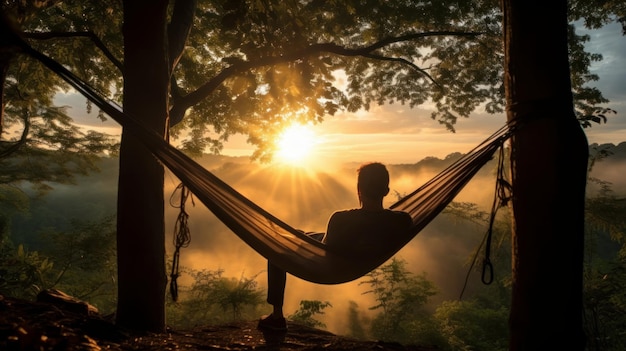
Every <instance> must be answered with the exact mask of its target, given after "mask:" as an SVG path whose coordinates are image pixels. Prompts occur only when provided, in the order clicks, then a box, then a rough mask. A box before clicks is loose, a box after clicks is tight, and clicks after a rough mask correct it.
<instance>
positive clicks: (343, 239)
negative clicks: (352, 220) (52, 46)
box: [324, 212, 351, 249]
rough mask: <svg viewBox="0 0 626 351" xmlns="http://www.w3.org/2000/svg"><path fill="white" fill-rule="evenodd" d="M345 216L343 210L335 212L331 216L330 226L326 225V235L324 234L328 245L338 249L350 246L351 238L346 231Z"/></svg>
mask: <svg viewBox="0 0 626 351" xmlns="http://www.w3.org/2000/svg"><path fill="white" fill-rule="evenodd" d="M344 218H345V216H342V212H335V213H333V214H332V216H330V219H329V220H328V226H327V227H326V235H325V236H324V243H326V245H328V246H330V247H332V248H337V249H342V248H345V247H350V245H351V240H350V238H348V235H347V233H346V225H345V224H346V223H345V220H344Z"/></svg>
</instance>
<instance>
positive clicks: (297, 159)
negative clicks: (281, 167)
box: [276, 124, 317, 165]
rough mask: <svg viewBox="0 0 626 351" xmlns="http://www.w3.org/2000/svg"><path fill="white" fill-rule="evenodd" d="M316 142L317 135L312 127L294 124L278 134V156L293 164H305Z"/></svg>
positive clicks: (280, 159)
mask: <svg viewBox="0 0 626 351" xmlns="http://www.w3.org/2000/svg"><path fill="white" fill-rule="evenodd" d="M316 143H317V140H316V135H315V133H314V132H313V130H311V128H309V127H308V126H304V125H299V124H294V125H292V126H289V127H287V128H286V129H285V130H283V132H282V133H281V134H280V135H279V136H278V139H277V140H276V148H277V149H276V157H277V159H278V160H279V161H281V162H284V163H288V164H292V165H302V164H305V163H306V162H307V161H308V158H309V156H310V155H311V153H312V151H313V149H314V147H315V144H316Z"/></svg>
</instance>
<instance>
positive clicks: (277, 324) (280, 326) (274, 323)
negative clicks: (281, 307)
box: [257, 314, 287, 331]
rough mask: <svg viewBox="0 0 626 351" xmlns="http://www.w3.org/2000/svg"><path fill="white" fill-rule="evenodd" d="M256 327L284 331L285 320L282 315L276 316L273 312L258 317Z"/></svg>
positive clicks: (285, 326)
mask: <svg viewBox="0 0 626 351" xmlns="http://www.w3.org/2000/svg"><path fill="white" fill-rule="evenodd" d="M257 328H258V329H262V330H272V331H286V330H287V321H286V320H285V318H284V317H276V316H274V315H273V314H270V315H267V316H263V317H261V319H259V324H258V325H257Z"/></svg>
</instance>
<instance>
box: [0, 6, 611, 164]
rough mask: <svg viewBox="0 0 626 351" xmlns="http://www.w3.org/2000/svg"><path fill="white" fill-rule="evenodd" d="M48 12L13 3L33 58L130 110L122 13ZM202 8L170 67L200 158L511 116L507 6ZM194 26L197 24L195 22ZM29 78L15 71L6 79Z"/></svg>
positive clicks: (577, 44) (177, 42) (586, 107)
mask: <svg viewBox="0 0 626 351" xmlns="http://www.w3.org/2000/svg"><path fill="white" fill-rule="evenodd" d="M26 3H28V2H26ZM579 3H580V4H579ZM581 4H582V2H580V1H579V2H575V3H574V5H573V6H572V7H573V8H575V9H576V11H574V12H572V14H571V16H570V17H571V19H572V21H575V20H578V19H580V18H584V19H586V20H587V21H586V22H584V23H585V24H586V25H587V26H592V27H593V26H596V27H597V25H596V23H600V22H601V23H608V22H610V21H613V20H616V19H615V17H614V14H618V15H619V13H621V12H620V11H623V9H621V8H620V7H619V5H617V4H613V6H612V7H611V6H609V7H603V8H602V11H600V10H599V9H596V8H594V9H589V8H583V7H582V6H579V5H581ZM47 5H49V6H45V7H37V6H26V5H24V4H22V5H21V6H22V7H20V5H16V4H8V5H5V8H4V11H5V12H6V13H7V14H8V15H9V17H10V18H12V19H14V20H15V22H16V23H19V25H20V29H21V30H22V31H24V37H25V38H27V39H28V40H29V41H30V42H31V43H32V44H33V45H36V46H37V47H38V48H39V49H41V50H44V51H45V52H46V53H48V54H49V55H51V56H52V57H53V58H56V59H57V60H59V61H60V62H62V63H63V64H65V65H67V66H69V67H72V68H74V69H73V71H74V72H75V73H76V74H78V75H79V76H81V77H82V78H83V79H85V80H86V81H87V82H88V83H89V84H91V85H93V86H94V87H95V88H96V90H97V91H100V92H102V93H103V95H105V96H109V97H112V98H113V99H115V100H116V101H120V97H121V95H120V94H121V92H122V91H123V90H122V89H121V87H122V82H123V77H122V72H123V69H122V68H123V63H122V61H121V57H122V56H123V45H122V36H121V32H120V28H121V23H120V21H121V19H122V17H123V16H121V15H120V13H121V12H122V6H121V3H118V2H115V3H102V2H99V1H63V2H50V3H49V4H47ZM176 5H178V4H176ZM172 6H174V5H172ZM196 6H197V7H196V8H195V9H194V8H190V9H187V10H188V12H183V11H175V9H173V8H171V9H170V14H171V17H170V18H169V20H170V26H169V28H168V30H169V35H170V46H172V47H171V48H170V50H171V52H172V55H174V54H176V53H177V52H176V50H178V49H179V48H184V50H182V51H181V52H180V56H179V57H178V56H174V57H172V58H171V61H172V62H173V63H174V65H173V69H172V74H173V79H172V84H173V86H172V89H171V98H170V100H171V102H172V108H171V124H172V126H174V125H177V126H176V128H174V129H173V130H172V131H171V132H172V136H173V137H177V138H179V139H180V142H181V145H182V146H183V148H184V149H185V150H187V151H189V152H192V153H200V152H203V151H204V150H206V149H208V150H211V151H213V152H219V151H220V150H221V149H222V147H223V142H224V141H226V140H228V138H229V137H230V136H231V135H233V134H239V133H241V134H245V135H247V136H248V141H249V142H250V143H251V144H253V145H255V146H257V147H258V149H257V152H256V153H255V157H258V158H261V159H269V158H271V157H272V156H271V155H272V152H273V150H274V148H275V145H274V144H273V140H272V138H273V136H274V135H276V134H277V132H278V131H279V130H280V129H281V128H283V127H284V126H285V125H289V124H291V123H293V122H297V123H307V122H311V123H319V122H321V121H323V119H324V118H327V117H328V116H332V115H334V114H335V113H337V112H338V111H352V112H353V111H357V110H359V109H366V110H367V109H369V108H370V105H371V104H386V103H401V104H408V105H409V106H411V107H415V106H419V105H420V104H423V103H424V102H426V101H428V100H430V99H431V100H432V101H433V102H434V104H435V106H436V111H435V112H433V115H432V118H433V119H436V120H438V121H439V122H440V123H441V124H442V125H445V126H446V128H448V129H450V130H454V125H455V123H456V119H457V118H458V117H459V116H461V117H467V116H469V114H470V113H471V112H472V111H473V110H475V109H476V108H478V107H479V106H481V105H483V104H486V105H485V106H486V110H487V112H489V113H496V112H502V111H503V96H502V93H503V91H502V89H501V81H502V79H501V77H502V62H501V61H502V58H503V53H502V46H501V43H500V41H501V38H502V35H501V16H502V15H501V13H500V9H499V4H498V2H496V1H486V2H466V1H456V0H452V1H446V2H436V3H428V2H426V3H425V2H378V1H375V2H369V3H368V4H367V7H365V6H363V4H360V3H357V2H351V1H350V2H319V1H307V2H288V3H285V2H280V1H266V2H255V1H246V0H237V1H228V2H219V1H199V2H197V4H196ZM600 12H601V15H600ZM189 14H192V15H193V16H194V17H193V18H191V19H187V18H184V17H183V16H186V15H189ZM594 16H595V17H594ZM383 18H384V20H381V19H383ZM592 18H596V19H595V20H591V19H592ZM191 20H193V26H191V27H190V28H189V32H188V35H185V34H182V33H183V32H184V27H183V26H182V24H184V23H191V22H190V21H191ZM185 21H189V22H185ZM176 25H181V26H180V27H176ZM181 28H182V29H181ZM177 30H179V31H180V32H177ZM570 39H571V42H570V46H571V48H572V50H571V61H572V68H573V69H572V74H573V79H572V81H573V85H574V90H575V91H576V96H577V100H578V101H580V102H581V104H580V105H579V106H580V108H581V116H589V115H590V113H588V112H589V111H592V110H593V108H594V106H596V105H597V104H599V103H604V102H606V100H605V99H604V98H602V95H601V94H600V92H599V91H597V90H596V89H594V88H588V87H585V84H587V83H588V82H592V81H594V80H596V79H597V76H594V75H593V74H590V72H589V70H588V68H589V64H590V63H591V62H593V61H598V60H601V56H600V55H597V54H590V53H587V52H585V51H584V47H583V45H582V43H584V42H586V41H589V40H590V38H589V37H587V36H577V35H574V31H573V30H572V31H571V33H570ZM24 62H28V60H25V61H24ZM28 64H29V65H32V63H28ZM14 66H15V65H14ZM35 66H36V65H35ZM34 68H35V69H32V68H29V69H24V70H22V71H21V72H31V73H30V74H31V76H30V77H32V75H35V74H38V75H40V76H41V77H43V79H41V81H42V82H45V85H41V86H40V87H38V88H37V89H32V88H31V89H29V90H28V91H29V92H30V93H31V96H36V95H41V96H47V97H48V99H49V98H50V96H52V95H51V94H53V93H56V87H57V86H61V87H65V84H64V83H62V82H61V81H59V80H58V79H57V78H54V77H53V75H51V74H50V73H49V72H45V70H42V69H41V68H40V67H39V68H37V67H34ZM344 75H345V77H346V84H345V86H339V85H337V84H336V78H337V77H338V76H344ZM22 76H24V77H29V76H26V75H24V74H22ZM22 76H20V75H18V74H17V72H16V71H11V72H10V73H9V75H8V77H9V79H8V80H9V81H11V82H13V79H14V77H18V78H20V77H22ZM32 81H37V82H39V80H32ZM18 83H19V86H22V85H25V84H27V81H25V80H24V79H21V80H17V79H16V80H15V84H14V85H15V86H18ZM87 106H88V108H89V107H90V105H89V104H88V105H87ZM183 116H184V118H183ZM99 117H100V118H105V117H104V116H103V115H101V114H100V115H99ZM185 131H190V133H185Z"/></svg>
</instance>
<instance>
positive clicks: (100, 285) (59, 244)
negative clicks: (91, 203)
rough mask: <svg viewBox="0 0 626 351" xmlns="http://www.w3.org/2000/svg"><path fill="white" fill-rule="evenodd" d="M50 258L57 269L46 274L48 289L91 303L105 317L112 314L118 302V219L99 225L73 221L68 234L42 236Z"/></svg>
mask: <svg viewBox="0 0 626 351" xmlns="http://www.w3.org/2000/svg"><path fill="white" fill-rule="evenodd" d="M42 241H43V247H46V249H45V251H44V250H42V251H44V252H45V253H46V255H47V256H49V257H52V258H53V259H54V269H53V270H50V271H49V272H47V274H45V277H46V281H47V285H48V286H47V288H55V289H59V290H61V291H64V292H65V293H67V294H69V295H71V296H74V297H76V298H79V299H81V300H85V301H89V303H91V304H92V305H94V306H96V307H98V309H99V310H100V311H101V313H103V314H108V313H112V312H113V311H114V310H115V302H116V288H117V286H116V274H117V262H116V252H115V247H116V245H115V217H114V216H108V217H105V218H102V219H101V220H99V221H76V220H75V221H73V225H72V226H71V229H69V230H67V231H58V230H51V229H49V230H47V231H45V232H43V233H42Z"/></svg>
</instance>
